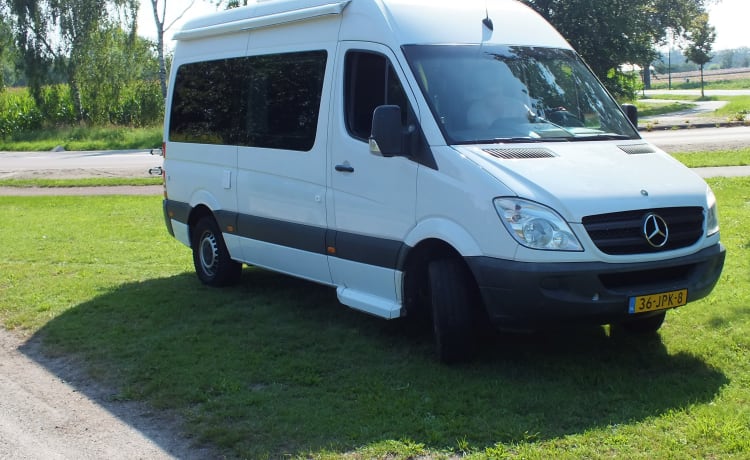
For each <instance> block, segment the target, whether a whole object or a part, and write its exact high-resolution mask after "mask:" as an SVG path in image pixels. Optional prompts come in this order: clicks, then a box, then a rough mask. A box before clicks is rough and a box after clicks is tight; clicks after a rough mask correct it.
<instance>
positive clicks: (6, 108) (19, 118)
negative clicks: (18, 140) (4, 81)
mask: <svg viewBox="0 0 750 460" xmlns="http://www.w3.org/2000/svg"><path fill="white" fill-rule="evenodd" d="M43 119H44V117H43V116H42V113H41V112H40V110H39V109H38V108H37V107H36V104H34V100H33V99H32V97H31V95H30V94H29V93H28V91H26V90H25V89H24V90H9V91H4V92H3V95H2V97H0V137H2V138H6V137H8V136H10V135H12V134H13V133H17V132H22V131H29V130H33V129H39V128H40V127H41V126H42V120H43Z"/></svg>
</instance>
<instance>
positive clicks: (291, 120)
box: [237, 17, 339, 284]
mask: <svg viewBox="0 0 750 460" xmlns="http://www.w3.org/2000/svg"><path fill="white" fill-rule="evenodd" d="M338 19H339V18H337V17H336V18H320V19H315V20H311V21H308V22H306V23H305V28H304V30H302V29H300V28H299V27H295V26H291V25H290V26H280V27H274V28H270V29H260V30H257V31H253V32H252V33H251V37H250V51H249V52H248V58H250V59H253V60H257V62H258V63H259V64H260V65H258V66H256V68H255V69H253V70H252V72H253V76H252V77H251V78H250V88H249V91H248V94H247V95H246V97H247V98H248V107H249V112H250V119H249V120H248V121H247V123H246V126H247V131H248V133H249V135H250V142H248V144H250V145H248V146H241V147H239V150H238V188H237V192H238V201H237V212H238V213H239V221H238V232H239V234H240V235H241V236H242V245H243V251H244V259H245V261H246V262H248V263H251V264H254V265H258V266H263V267H267V268H271V269H274V270H277V271H281V272H284V273H291V274H294V275H296V276H300V277H302V278H305V279H310V280H314V281H317V282H322V283H326V284H330V283H331V275H330V270H329V268H328V257H327V254H326V250H325V249H326V245H325V229H326V226H327V217H326V176H327V144H328V138H327V121H328V116H327V112H328V107H329V105H330V94H331V91H332V85H333V82H332V75H331V74H332V70H331V69H332V68H333V60H334V56H335V49H336V40H337V36H338V25H339V21H338ZM303 42H304V45H300V43H303ZM274 95H276V96H278V95H281V96H279V97H280V99H278V100H275V101H274V100H269V97H276V96H274ZM315 118H317V119H315ZM314 123H316V124H315V125H313V124H314Z"/></svg>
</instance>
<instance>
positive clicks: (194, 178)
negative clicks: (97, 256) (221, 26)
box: [164, 32, 249, 259]
mask: <svg viewBox="0 0 750 460" xmlns="http://www.w3.org/2000/svg"><path fill="white" fill-rule="evenodd" d="M248 36H249V34H248V33H246V32H243V33H238V34H231V35H223V36H217V37H212V38H210V39H206V40H199V41H180V42H178V43H177V46H176V47H175V61H174V63H173V64H172V70H171V75H170V85H171V86H172V88H171V91H170V92H169V96H168V99H167V102H166V107H167V116H166V117H165V127H164V132H165V144H166V157H165V160H164V169H165V171H166V177H165V181H166V187H167V191H168V196H169V199H170V200H172V201H175V202H178V203H186V204H190V205H192V206H196V205H205V206H208V207H209V208H210V209H211V210H212V211H213V212H217V211H220V210H229V211H233V210H235V209H236V207H237V191H236V189H235V182H236V169H237V147H236V146H233V145H221V144H216V143H203V142H194V141H191V142H182V140H185V139H182V140H181V139H179V136H174V135H173V134H175V132H174V129H172V128H174V127H175V126H174V124H175V123H180V120H179V118H180V116H181V115H180V114H179V113H180V112H182V113H183V114H184V115H185V116H184V117H183V119H185V118H187V119H189V118H190V117H192V114H191V112H192V110H193V109H192V108H191V107H193V104H195V103H196V101H195V99H193V98H192V97H191V94H190V92H189V88H188V89H186V91H185V92H184V93H183V94H180V93H178V88H177V87H176V86H175V85H176V82H177V81H178V80H179V78H178V75H179V76H180V77H183V76H184V75H188V76H189V67H187V66H190V65H192V64H195V63H200V62H205V61H215V60H221V59H226V58H230V57H233V56H237V55H242V54H244V53H245V50H246V48H247V40H248ZM186 72H188V74H186ZM180 104H182V105H181V107H182V110H181V109H180V107H175V106H176V105H180ZM175 137H178V138H177V139H175ZM186 224H187V222H179V221H176V220H174V219H173V220H172V225H173V227H174V228H175V233H176V235H175V236H176V237H177V238H178V239H179V240H180V241H181V242H182V243H184V244H186V245H190V240H189V238H190V235H189V229H188V228H187V225H186ZM222 230H223V231H226V230H227V229H226V228H223V229H222ZM225 240H226V243H227V247H228V249H229V252H230V254H231V256H232V257H233V258H235V259H239V258H240V257H241V252H240V251H241V248H240V246H239V245H238V244H237V241H236V240H235V239H232V238H225Z"/></svg>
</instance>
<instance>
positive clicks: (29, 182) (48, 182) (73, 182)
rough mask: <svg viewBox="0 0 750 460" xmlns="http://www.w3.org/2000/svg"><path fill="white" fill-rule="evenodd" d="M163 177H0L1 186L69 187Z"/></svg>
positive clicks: (132, 182) (151, 182) (157, 182)
mask: <svg viewBox="0 0 750 460" xmlns="http://www.w3.org/2000/svg"><path fill="white" fill-rule="evenodd" d="M161 184H162V179H161V177H92V178H82V179H0V187H17V188H29V187H38V188H69V187H111V186H119V185H136V186H139V185H161Z"/></svg>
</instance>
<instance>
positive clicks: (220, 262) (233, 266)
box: [191, 216, 242, 286]
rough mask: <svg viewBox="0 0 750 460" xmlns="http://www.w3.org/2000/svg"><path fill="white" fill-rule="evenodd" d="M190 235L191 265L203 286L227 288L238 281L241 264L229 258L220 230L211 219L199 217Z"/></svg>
mask: <svg viewBox="0 0 750 460" xmlns="http://www.w3.org/2000/svg"><path fill="white" fill-rule="evenodd" d="M191 235H192V241H191V245H192V248H193V265H195V273H196V274H197V275H198V278H199V279H200V280H201V282H203V284H207V285H209V286H228V285H230V284H234V283H236V282H237V281H239V279H240V275H241V274H242V264H241V263H239V262H236V261H234V260H232V258H231V257H230V256H229V250H227V246H226V244H225V243H224V238H223V237H222V236H221V230H219V226H218V225H217V224H216V221H214V219H213V218H212V217H210V216H205V217H201V218H200V219H199V220H198V222H197V223H196V224H195V226H194V227H193V228H192V232H191Z"/></svg>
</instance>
